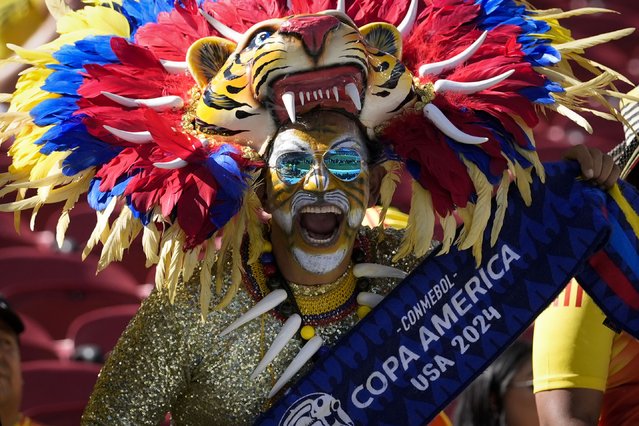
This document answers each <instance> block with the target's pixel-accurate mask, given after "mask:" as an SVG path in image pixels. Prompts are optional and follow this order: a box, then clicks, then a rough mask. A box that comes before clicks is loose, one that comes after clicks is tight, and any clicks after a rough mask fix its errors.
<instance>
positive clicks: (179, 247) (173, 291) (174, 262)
mask: <svg viewBox="0 0 639 426" xmlns="http://www.w3.org/2000/svg"><path fill="white" fill-rule="evenodd" d="M178 229H179V232H178V233H177V235H176V238H175V240H174V241H173V243H172V247H171V248H172V250H171V261H170V262H169V269H168V272H167V274H166V275H165V276H166V280H167V283H168V286H169V299H170V300H171V303H174V302H175V296H176V295H177V286H178V283H179V281H180V276H181V275H182V267H183V265H184V233H183V232H182V230H181V229H180V228H178Z"/></svg>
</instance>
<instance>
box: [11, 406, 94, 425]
mask: <svg viewBox="0 0 639 426" xmlns="http://www.w3.org/2000/svg"><path fill="white" fill-rule="evenodd" d="M86 405H87V401H72V402H65V403H61V404H50V405H41V406H37V407H33V408H30V409H27V410H25V411H24V415H25V416H27V417H29V418H30V419H31V420H33V421H36V422H38V423H40V424H43V425H47V426H77V425H79V424H80V420H81V419H82V413H83V412H84V407H85V406H86Z"/></svg>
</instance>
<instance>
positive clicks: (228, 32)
mask: <svg viewBox="0 0 639 426" xmlns="http://www.w3.org/2000/svg"><path fill="white" fill-rule="evenodd" d="M200 13H201V14H202V16H204V18H205V19H206V20H207V21H208V23H209V24H211V26H212V27H213V28H215V29H216V30H217V32H219V33H220V34H222V35H223V36H224V37H226V38H228V39H230V40H233V41H234V42H235V43H239V42H240V41H241V40H242V37H243V34H241V33H238V32H237V31H235V30H234V29H231V28H229V27H227V26H226V25H224V24H223V23H221V22H220V21H218V20H217V19H215V18H214V17H212V16H211V15H209V14H208V13H206V12H205V11H204V9H200Z"/></svg>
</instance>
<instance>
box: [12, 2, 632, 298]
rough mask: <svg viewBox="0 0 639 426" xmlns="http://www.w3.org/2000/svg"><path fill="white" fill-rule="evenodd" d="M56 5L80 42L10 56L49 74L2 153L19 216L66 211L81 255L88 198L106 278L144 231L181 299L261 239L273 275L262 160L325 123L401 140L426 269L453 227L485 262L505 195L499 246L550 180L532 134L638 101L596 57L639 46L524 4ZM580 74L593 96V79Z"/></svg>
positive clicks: (17, 107)
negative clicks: (551, 113) (337, 116)
mask: <svg viewBox="0 0 639 426" xmlns="http://www.w3.org/2000/svg"><path fill="white" fill-rule="evenodd" d="M47 3H48V4H49V6H50V9H51V11H52V12H53V13H54V14H55V15H56V17H57V18H58V32H59V33H60V37H59V38H58V39H56V40H54V41H52V42H51V43H49V44H47V45H44V46H42V47H41V48H39V49H36V50H34V51H28V50H24V49H21V48H19V47H16V46H14V47H13V48H14V50H15V52H16V54H17V56H16V57H14V58H12V59H10V60H11V61H21V62H25V63H29V64H31V65H32V68H30V69H29V70H28V71H27V72H26V73H24V74H23V75H22V77H21V78H20V81H19V83H18V85H17V89H16V91H15V92H14V93H13V94H11V95H4V97H3V99H4V100H8V101H10V102H11V103H10V107H9V110H8V111H7V112H6V113H4V114H3V115H2V116H1V118H0V132H1V139H0V140H2V141H7V140H10V139H12V140H13V143H12V146H11V147H10V149H9V153H10V155H11V156H12V161H13V162H12V165H11V167H10V169H9V171H8V172H6V173H4V174H2V176H1V177H0V186H1V187H2V189H1V190H0V195H6V194H8V193H11V192H15V194H16V198H15V201H13V202H8V203H5V204H3V205H0V210H2V211H20V210H26V209H32V210H33V212H34V216H35V214H36V213H37V211H38V210H39V209H40V207H41V206H42V205H44V204H47V203H58V202H62V203H63V206H62V213H61V216H60V221H59V223H58V227H57V239H58V242H59V243H61V242H62V240H63V238H64V233H65V231H66V229H67V226H68V223H69V210H70V209H71V208H73V206H74V204H75V203H76V201H77V200H78V199H79V198H80V196H82V195H83V194H84V193H87V199H88V201H89V204H90V205H91V206H92V207H93V208H94V209H95V210H96V212H97V221H96V227H95V229H94V232H93V234H92V235H91V237H90V238H89V241H87V245H86V248H85V252H84V254H85V255H86V254H87V253H88V252H89V251H91V250H92V248H93V247H94V246H96V245H97V244H98V243H99V242H100V243H102V244H103V249H102V255H101V261H100V267H104V266H106V265H107V264H108V263H109V262H111V261H113V260H119V259H120V258H121V257H122V255H123V252H124V250H125V249H126V248H128V247H129V246H130V244H131V243H132V242H133V240H134V239H135V237H136V236H138V235H139V234H142V244H143V247H144V250H145V254H146V256H147V259H148V262H149V264H157V273H156V284H157V285H158V286H161V287H167V288H169V289H175V286H176V285H177V283H178V281H179V279H180V277H184V278H185V279H188V278H189V277H190V276H191V275H192V274H193V273H194V271H195V270H196V265H197V263H198V261H199V260H201V261H202V262H203V267H202V268H201V272H200V281H201V283H202V284H203V289H204V288H208V287H209V283H210V279H211V266H212V264H213V263H214V260H215V259H216V258H217V259H219V262H220V264H221V263H222V262H224V261H225V259H226V258H225V256H217V253H218V250H222V252H223V253H231V256H232V261H233V262H234V263H235V264H236V265H239V264H240V260H241V259H240V246H241V244H242V236H243V235H244V233H245V232H248V234H249V236H250V238H251V240H252V244H251V247H252V248H251V252H250V253H249V254H250V257H251V259H252V260H255V259H257V257H258V255H259V252H260V247H261V244H262V236H261V228H260V225H259V221H258V220H257V218H256V213H255V211H256V210H258V208H259V200H258V197H257V196H256V194H255V192H254V184H255V177H256V176H257V175H259V173H260V169H261V167H262V166H263V165H264V161H263V159H262V158H261V157H260V155H259V154H260V151H261V149H262V147H263V146H264V143H265V142H266V141H267V140H268V139H269V138H270V137H272V136H273V134H274V133H275V131H276V130H277V128H278V127H279V126H281V125H282V124H283V123H286V122H288V121H291V120H295V119H296V117H297V116H298V115H300V114H303V113H305V112H308V111H309V110H311V109H331V110H332V109H334V110H338V111H340V112H342V113H345V114H348V115H350V116H351V117H353V118H354V119H355V120H357V121H358V122H359V123H361V125H362V126H363V127H364V128H365V129H366V130H367V132H368V135H369V136H370V137H371V138H375V139H377V140H379V141H380V142H381V143H383V144H384V146H385V147H386V148H387V149H386V153H387V158H389V159H391V160H393V161H390V160H389V161H387V163H386V168H387V170H388V171H389V173H388V174H387V177H386V178H385V182H384V183H383V185H382V197H381V199H382V202H383V204H384V205H385V206H388V205H389V203H390V199H391V194H392V191H393V189H394V187H395V184H396V180H397V177H396V175H395V174H394V173H393V172H394V171H395V170H396V168H397V165H398V164H399V163H400V162H404V163H405V164H406V167H407V169H408V171H409V172H410V173H411V175H412V176H413V178H414V183H413V207H412V210H411V213H410V219H409V224H408V229H407V237H406V240H405V244H404V246H403V248H402V249H401V250H400V252H399V254H398V255H399V256H403V255H405V254H408V253H411V252H414V253H416V254H418V255H421V254H423V253H424V252H425V251H426V250H427V248H428V247H429V246H430V241H431V236H432V231H433V228H434V226H435V225H436V224H437V223H439V224H441V225H442V227H443V229H444V241H443V242H444V248H446V247H449V246H450V245H451V244H453V239H454V235H455V219H454V218H453V215H452V212H453V211H456V212H458V213H459V216H460V217H461V219H462V220H463V221H464V228H463V230H462V231H461V234H460V236H459V239H458V240H457V241H456V244H458V245H459V246H460V247H462V248H472V249H473V250H474V251H475V253H476V254H477V255H478V253H479V248H481V245H482V238H483V237H482V235H483V230H484V228H486V226H487V225H488V221H489V217H490V214H491V200H492V193H493V189H494V187H499V190H498V191H497V197H496V200H497V213H496V216H495V217H496V219H495V226H493V237H494V236H496V234H497V233H498V232H499V222H500V220H501V219H500V218H501V217H502V215H503V211H504V209H505V200H506V197H505V196H504V194H505V193H506V190H507V188H508V186H509V184H510V181H511V176H514V177H515V181H516V185H517V188H518V189H519V191H520V192H521V193H522V194H523V195H524V197H526V196H527V193H528V185H529V182H530V174H531V170H532V169H533V168H536V170H537V173H538V174H540V175H542V176H543V169H542V167H541V165H540V163H539V162H538V160H537V157H536V153H535V150H534V141H533V136H532V133H531V131H530V129H531V128H532V127H533V126H534V125H535V123H536V122H537V120H538V112H539V110H540V109H541V108H547V109H552V110H555V111H557V112H560V113H562V114H565V115H567V116H569V117H571V118H573V119H574V120H575V121H577V122H578V123H580V124H582V125H583V126H584V127H586V128H587V127H588V124H587V122H586V120H584V119H583V118H582V117H581V116H580V115H579V114H578V113H579V112H580V111H587V110H588V109H587V108H586V107H585V106H584V104H583V102H584V100H585V99H586V98H596V99H599V100H602V99H603V96H602V95H603V94H606V95H610V94H612V95H616V94H618V93H617V92H616V90H615V89H614V87H613V86H612V85H611V84H612V82H613V81H614V80H616V79H620V78H621V79H623V77H622V76H620V75H619V74H617V73H615V72H614V71H612V70H609V69H607V68H605V67H603V66H599V65H598V64H594V63H590V62H588V61H587V59H585V58H584V57H583V56H582V53H583V50H582V49H583V48H584V47H587V46H590V45H593V44H596V43H597V42H605V41H608V40H611V39H614V38H617V37H620V36H623V35H624V34H627V33H629V32H630V31H631V30H621V31H617V32H614V33H611V34H604V35H601V36H599V37H598V38H589V39H588V40H586V41H584V42H583V43H581V42H580V41H578V40H577V41H575V40H572V39H571V38H570V35H569V33H568V32H566V31H565V30H564V29H563V28H562V27H561V26H560V25H559V23H558V19H560V18H564V17H567V16H570V15H571V13H569V12H568V13H564V12H560V11H557V10H550V11H537V10H533V9H532V8H531V6H530V5H528V3H526V2H520V1H516V0H422V1H419V0H410V1H409V0H402V1H391V0H379V1H374V0H354V1H352V2H348V4H345V3H344V2H343V1H341V0H340V1H338V2H337V3H334V2H333V0H322V1H316V2H305V1H303V0H292V1H290V2H289V3H285V2H283V1H282V0H222V1H217V2H214V1H211V0H201V1H196V0H180V1H177V2H173V0H139V1H137V0H121V2H120V1H113V2H92V1H90V2H87V5H86V7H85V8H83V9H81V10H78V11H71V10H68V9H67V8H66V6H65V5H64V3H63V2H61V1H58V0H48V2H47ZM593 11H594V10H592V9H584V10H582V11H575V12H574V14H579V13H591V12H593ZM570 63H573V64H578V65H582V66H583V67H585V68H586V69H588V70H589V71H591V72H593V73H594V76H593V78H592V80H590V81H587V82H585V83H584V82H581V81H579V80H578V79H576V78H575V77H574V76H573V74H572V72H571V67H570ZM606 106H607V107H610V106H609V105H606ZM600 114H601V115H607V116H609V117H611V118H615V117H616V114H617V113H616V111H615V110H614V109H612V108H611V107H610V108H609V109H608V110H607V111H606V112H600ZM114 212H118V213H117V215H118V216H117V218H116V219H115V220H113V221H111V222H110V220H109V219H110V216H111V215H112V214H113V213H114ZM217 237H221V239H220V238H217ZM216 240H221V241H217V242H216ZM235 270H236V271H238V272H237V274H236V276H234V282H235V283H238V282H239V280H240V272H239V268H236V269H235ZM235 287H236V286H235ZM169 294H172V293H171V292H170V293H169ZM232 294H233V292H232V291H231V292H229V293H228V296H227V297H226V298H225V299H224V300H223V303H222V304H224V303H226V302H228V300H230V297H232ZM208 297H209V295H206V294H205V295H204V297H203V299H202V306H203V307H206V306H208Z"/></svg>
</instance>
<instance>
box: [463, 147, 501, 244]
mask: <svg viewBox="0 0 639 426" xmlns="http://www.w3.org/2000/svg"><path fill="white" fill-rule="evenodd" d="M464 163H465V164H466V167H467V168H468V172H469V176H470V179H471V180H472V182H473V185H474V186H475V192H476V193H477V201H476V203H475V209H474V210H473V216H472V223H471V226H470V229H469V230H468V234H467V235H466V236H465V238H464V239H463V240H462V242H461V244H460V245H459V248H460V249H461V250H465V249H467V248H470V247H471V246H473V245H474V244H475V242H476V241H479V240H481V239H483V234H484V230H485V229H486V225H487V224H488V220H489V219H490V213H491V210H492V208H491V198H492V191H493V186H492V185H491V184H490V182H488V179H487V178H486V176H485V175H484V174H483V173H482V172H481V170H479V168H478V167H477V166H476V165H475V164H473V163H471V162H469V161H467V160H465V159H464Z"/></svg>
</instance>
